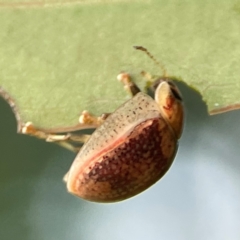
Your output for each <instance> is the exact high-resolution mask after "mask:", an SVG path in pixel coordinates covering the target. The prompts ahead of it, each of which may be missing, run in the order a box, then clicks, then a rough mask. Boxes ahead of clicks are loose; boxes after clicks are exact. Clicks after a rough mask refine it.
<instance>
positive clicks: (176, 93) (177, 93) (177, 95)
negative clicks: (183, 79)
mask: <svg viewBox="0 0 240 240" xmlns="http://www.w3.org/2000/svg"><path fill="white" fill-rule="evenodd" d="M169 83H170V82H169ZM170 85H171V84H170ZM171 91H172V94H173V96H174V97H175V98H176V99H178V100H179V101H182V100H183V99H182V97H181V95H180V93H179V91H178V89H177V88H176V86H171Z"/></svg>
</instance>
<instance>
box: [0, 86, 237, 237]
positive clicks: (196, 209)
mask: <svg viewBox="0 0 240 240" xmlns="http://www.w3.org/2000/svg"><path fill="white" fill-rule="evenodd" d="M180 88H181V91H182V93H183V96H184V101H185V107H186V124H185V129H184V133H183V136H182V138H181V140H180V147H179V151H178V154H177V157H176V159H175V162H174V164H173V166H172V167H171V169H170V171H169V172H168V173H167V174H166V176H165V177H164V178H163V179H162V180H161V181H159V182H158V183H157V184H155V185H154V186H153V187H151V188H150V189H149V190H147V191H145V192H144V193H142V194H140V195H138V196H136V197H134V198H132V199H129V200H127V201H124V202H120V203H115V204H96V203H91V202H86V201H84V200H81V199H78V198H76V197H74V196H72V195H70V194H68V193H67V192H66V189H65V185H64V183H63V182H62V177H63V175H64V174H65V173H66V172H67V170H68V169H69V167H70V165H71V163H72V161H73V159H74V156H75V154H74V153H71V152H69V151H67V150H65V149H62V148H61V147H59V146H57V145H54V144H50V143H45V142H44V141H41V140H38V139H35V138H32V137H29V136H23V135H18V134H16V122H15V119H14V116H13V114H12V112H11V109H10V107H9V106H8V105H7V103H6V102H4V101H3V100H2V99H0V116H1V117H0V153H1V158H0V196H1V197H0V213H1V214H0V239H1V240H15V239H17V240H56V239H57V240H113V239H114V240H133V239H138V240H146V239H149V240H159V239H165V240H176V239H178V240H186V239H191V240H192V239H194V240H225V239H226V240H229V239H231V240H238V239H240V227H239V226H240V214H239V213H240V188H239V186H240V161H239V156H240V148H239V136H240V128H239V119H240V111H234V112H229V113H225V114H221V115H217V116H212V117H210V116H208V114H207V112H206V106H205V104H204V103H203V102H202V101H201V98H200V96H199V95H198V94H197V93H196V92H194V91H193V90H191V89H189V88H187V87H186V86H185V85H183V84H180Z"/></svg>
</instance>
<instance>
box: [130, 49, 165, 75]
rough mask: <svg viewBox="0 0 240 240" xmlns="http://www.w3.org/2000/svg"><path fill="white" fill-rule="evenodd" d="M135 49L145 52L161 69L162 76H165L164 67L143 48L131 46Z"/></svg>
mask: <svg viewBox="0 0 240 240" xmlns="http://www.w3.org/2000/svg"><path fill="white" fill-rule="evenodd" d="M133 47H134V48H135V49H137V50H140V51H143V52H145V53H146V54H147V55H148V56H149V57H150V58H151V59H152V60H153V61H154V62H155V63H156V64H157V65H158V66H159V67H160V68H161V69H162V72H163V76H164V77H165V76H167V70H166V69H165V67H164V65H163V64H162V63H160V62H159V61H158V60H157V59H156V58H155V57H154V56H153V55H152V54H151V53H150V52H149V51H148V50H147V49H146V48H145V47H142V46H133Z"/></svg>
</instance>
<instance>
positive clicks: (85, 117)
mask: <svg viewBox="0 0 240 240" xmlns="http://www.w3.org/2000/svg"><path fill="white" fill-rule="evenodd" d="M110 114H111V113H103V114H102V115H101V116H94V115H92V114H91V113H89V112H88V111H86V110H85V111H83V112H82V114H81V115H80V117H79V123H80V124H86V125H93V126H100V125H101V124H102V123H103V122H104V120H106V118H107V117H108V116H109V115H110Z"/></svg>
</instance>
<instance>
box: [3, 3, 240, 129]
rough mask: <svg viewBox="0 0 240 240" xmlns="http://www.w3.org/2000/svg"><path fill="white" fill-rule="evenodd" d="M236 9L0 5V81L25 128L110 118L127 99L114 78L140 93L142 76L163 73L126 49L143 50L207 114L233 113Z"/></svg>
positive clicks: (239, 16) (238, 48) (239, 31)
mask: <svg viewBox="0 0 240 240" xmlns="http://www.w3.org/2000/svg"><path fill="white" fill-rule="evenodd" d="M239 9H240V4H239V2H238V1H235V0H229V1H225V0H213V1H207V0H201V1H198V0H195V1H193V0H191V1H190V0H182V1H179V0H170V1H169V0H159V1H97V0H95V1H69V2H66V1H44V2H37V1H29V2H28V1H21V2H19V1H18V2H15V1H14V0H12V1H3V0H2V1H1V2H0V22H1V31H0V68H1V71H0V85H1V86H2V87H3V88H4V89H5V91H7V92H8V93H9V94H10V95H11V96H12V98H13V99H14V100H15V102H16V105H17V107H18V112H19V115H20V117H21V119H22V121H23V122H26V121H31V122H33V123H34V124H35V125H37V126H39V127H43V128H52V127H67V126H72V125H75V124H76V123H77V122H78V116H79V114H80V113H81V112H82V111H83V110H85V109H86V110H89V111H91V112H92V113H95V114H101V113H103V112H111V111H113V110H114V109H116V107H117V106H119V105H120V104H121V103H123V102H124V101H126V99H128V98H129V97H130V96H128V95H127V93H126V92H125V91H124V89H123V87H122V85H121V84H120V83H119V82H117V80H116V76H117V75H118V74H119V72H121V71H127V72H129V73H132V74H133V75H134V76H135V77H136V81H137V83H139V84H140V86H141V87H143V86H144V80H143V79H142V78H141V77H140V74H139V73H140V71H142V70H145V71H147V72H149V73H151V74H153V75H161V74H162V72H161V69H160V68H159V67H158V66H156V65H155V64H154V62H153V61H151V59H149V58H147V56H145V55H144V54H143V53H142V52H139V51H136V50H134V49H133V48H132V46H133V45H142V46H144V47H146V48H147V49H148V50H149V51H150V52H151V53H152V54H153V55H154V56H155V57H156V58H157V59H158V60H159V61H161V62H162V63H163V64H164V65H165V67H166V69H167V72H168V75H170V76H175V77H176V78H177V79H180V80H182V81H184V82H186V83H187V84H188V85H189V86H191V87H193V88H194V89H196V90H197V91H199V92H200V93H201V94H202V96H203V99H204V101H206V103H207V105H208V110H209V111H210V112H212V113H214V112H221V111H225V110H231V109H235V108H239V107H240V99H239V95H240V94H239V93H240V67H239V66H240V44H239V39H240V24H239V22H240V10H239ZM137 76H138V77H137ZM183 97H184V96H183Z"/></svg>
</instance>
